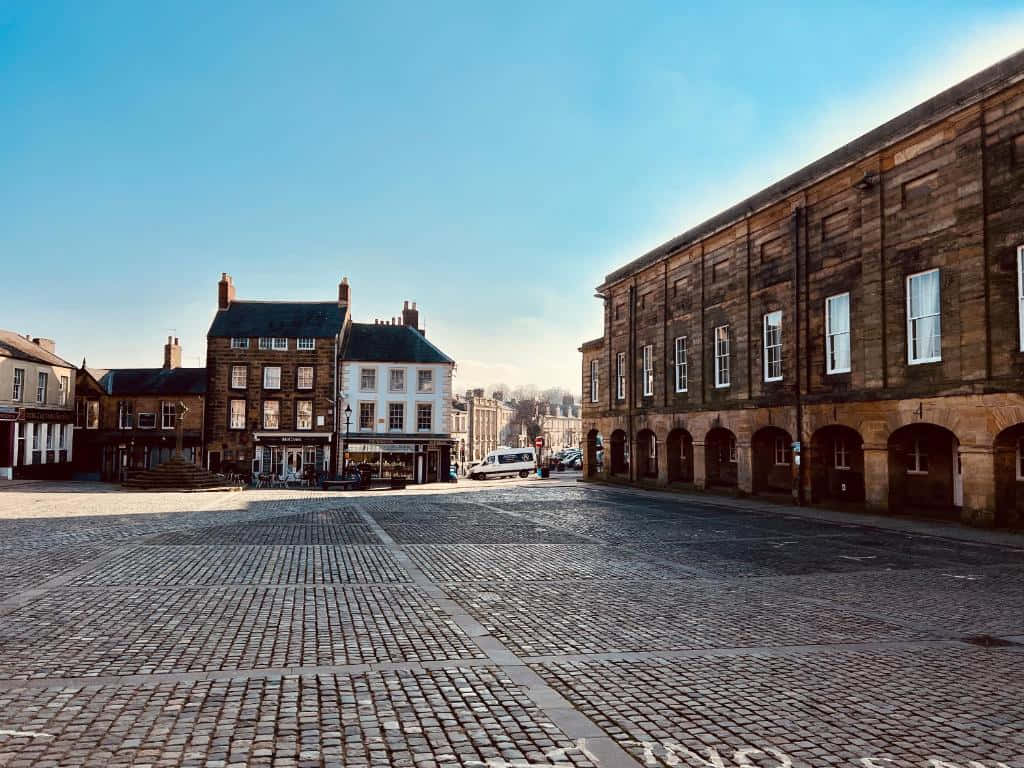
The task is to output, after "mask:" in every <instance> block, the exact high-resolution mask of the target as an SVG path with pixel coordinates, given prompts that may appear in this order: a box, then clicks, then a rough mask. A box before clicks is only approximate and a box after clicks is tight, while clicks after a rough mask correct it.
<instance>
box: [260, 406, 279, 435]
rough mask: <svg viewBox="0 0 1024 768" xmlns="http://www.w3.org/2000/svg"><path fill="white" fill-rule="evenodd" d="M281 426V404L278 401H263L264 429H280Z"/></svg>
mask: <svg viewBox="0 0 1024 768" xmlns="http://www.w3.org/2000/svg"><path fill="white" fill-rule="evenodd" d="M280 426H281V403H279V402H278V401H277V400H264V401H263V428H264V429H279V428H280Z"/></svg>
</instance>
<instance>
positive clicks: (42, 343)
mask: <svg viewBox="0 0 1024 768" xmlns="http://www.w3.org/2000/svg"><path fill="white" fill-rule="evenodd" d="M32 343H33V344H35V345H36V346H37V347H42V348H43V349H45V350H46V351H47V352H49V353H50V354H51V355H55V354H57V343H56V342H55V341H54V340H53V339H41V338H39V337H38V336H37V337H36V338H34V339H32Z"/></svg>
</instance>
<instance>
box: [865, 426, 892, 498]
mask: <svg viewBox="0 0 1024 768" xmlns="http://www.w3.org/2000/svg"><path fill="white" fill-rule="evenodd" d="M864 505H865V507H866V508H867V509H869V510H871V511H872V512H888V511H889V446H888V445H887V444H885V443H882V444H878V443H871V444H869V443H864Z"/></svg>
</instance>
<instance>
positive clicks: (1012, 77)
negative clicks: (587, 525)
mask: <svg viewBox="0 0 1024 768" xmlns="http://www.w3.org/2000/svg"><path fill="white" fill-rule="evenodd" d="M598 292H599V293H600V294H602V296H603V297H604V310H605V312H604V335H603V336H602V337H601V338H600V339H596V340H593V341H590V342H587V343H585V344H583V346H582V347H581V351H582V353H583V382H582V383H583V391H584V410H583V432H584V435H585V440H586V444H587V450H585V451H584V461H585V469H586V472H587V473H588V474H589V475H591V476H594V475H597V474H601V475H603V476H606V477H609V478H618V479H621V480H625V481H632V482H640V483H644V482H649V483H652V484H658V485H665V484H670V483H680V484H688V485H692V486H694V487H696V488H700V489H704V488H709V487H724V488H733V489H735V490H736V491H737V492H740V493H771V492H779V493H785V494H792V495H793V496H795V497H797V498H799V499H801V500H805V501H811V502H826V501H849V502H857V503H860V502H864V503H866V505H867V506H868V507H870V508H873V509H883V510H891V511H899V510H903V509H921V510H926V511H928V512H931V513H934V514H940V515H950V516H952V515H959V516H960V517H961V518H962V519H964V520H965V521H971V522H977V523H985V524H991V523H996V524H1003V525H1005V524H1019V521H1020V520H1021V519H1022V518H1024V457H1022V455H1021V454H1022V449H1024V317H1022V314H1024V52H1021V53H1018V54H1016V55H1015V56H1013V57H1011V58H1009V59H1006V60H1004V61H1003V62H1000V63H999V64H997V65H995V66H993V67H991V68H989V69H987V70H985V71H983V72H981V73H979V74H978V75H976V76H974V77H972V78H970V79H968V80H966V81H964V82H963V83H960V84H959V85H957V86H955V87H953V88H951V89H949V90H948V91H945V92H943V93H942V94H940V95H938V96H936V97H935V98H933V99H931V100H929V101H928V102H926V103H924V104H922V105H920V106H918V107H916V108H914V109H912V110H910V111H909V112H907V113H905V114H903V115H901V116H899V117H897V118H895V119H894V120H892V121H890V122H888V123H886V124H885V125H882V126H880V127H879V128H877V129H875V130H873V131H871V132H870V133H868V134H866V135H864V136H862V137H861V138H859V139H857V140H855V141H853V142H852V143H850V144H849V145H847V146H845V147H842V148H841V149H839V150H837V151H835V152H833V153H831V154H830V155H828V156H826V157H824V158H822V159H821V160H819V161H817V162H815V163H813V164H811V165H809V166H807V167H806V168H804V169H802V170H800V171H798V172H796V173H795V174H793V175H791V176H789V177H787V178H786V179H783V180H782V181H780V182H778V183H776V184H774V185H773V186H771V187H769V188H767V189H765V190H763V191H762V192H760V193H758V194H756V195H754V196H753V197H751V198H749V199H748V200H745V201H743V202H742V203H740V204H738V205H736V206H734V207H732V208H730V209H728V210H726V211H724V212H722V213H721V214H719V215H717V216H715V217H714V218H712V219H710V220H709V221H707V222H704V223H703V224H701V225H699V226H697V227H695V228H693V229H692V230H690V231H688V232H685V233H683V234H681V235H679V236H678V237H676V238H674V239H672V240H671V241H669V242H667V243H665V244H663V245H662V246H660V247H658V248H656V249H654V250H653V251H651V252H649V253H647V254H645V255H643V256H641V257H640V258H638V259H636V260H635V261H633V262H631V263H629V264H627V265H626V266H624V267H622V268H621V269H618V270H616V271H615V272H612V273H611V274H609V275H608V276H607V277H606V279H605V281H604V282H603V284H602V285H600V286H599V287H598Z"/></svg>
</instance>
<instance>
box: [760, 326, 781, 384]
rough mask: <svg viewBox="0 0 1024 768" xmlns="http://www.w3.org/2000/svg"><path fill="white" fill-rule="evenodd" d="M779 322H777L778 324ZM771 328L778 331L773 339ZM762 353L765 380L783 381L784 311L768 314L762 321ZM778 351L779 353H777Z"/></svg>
mask: <svg viewBox="0 0 1024 768" xmlns="http://www.w3.org/2000/svg"><path fill="white" fill-rule="evenodd" d="M776 321H777V322H776ZM769 328H774V329H778V330H777V331H776V333H777V335H776V336H775V337H774V338H773V337H772V335H771V334H772V333H773V331H770V330H769ZM762 333H763V336H762V351H763V355H764V380H765V381H782V310H781V309H777V310H775V311H774V312H767V313H765V315H764V318H763V321H762ZM776 350H777V352H776Z"/></svg>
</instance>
